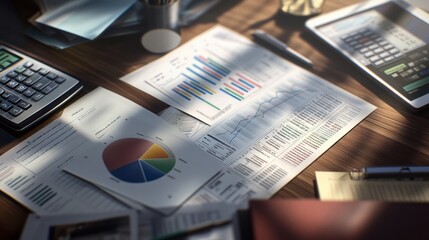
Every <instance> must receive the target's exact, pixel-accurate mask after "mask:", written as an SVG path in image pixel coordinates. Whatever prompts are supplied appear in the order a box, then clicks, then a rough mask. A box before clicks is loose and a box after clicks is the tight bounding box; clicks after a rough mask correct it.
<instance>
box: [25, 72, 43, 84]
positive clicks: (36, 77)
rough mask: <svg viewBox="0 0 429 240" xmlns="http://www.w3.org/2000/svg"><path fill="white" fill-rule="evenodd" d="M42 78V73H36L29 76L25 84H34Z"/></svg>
mask: <svg viewBox="0 0 429 240" xmlns="http://www.w3.org/2000/svg"><path fill="white" fill-rule="evenodd" d="M41 78H42V75H40V74H38V73H36V74H34V75H33V76H31V77H29V78H27V80H25V81H24V84H25V85H27V86H31V85H33V84H34V83H35V82H37V81H39V79H41Z"/></svg>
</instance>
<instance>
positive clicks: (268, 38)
mask: <svg viewBox="0 0 429 240" xmlns="http://www.w3.org/2000/svg"><path fill="white" fill-rule="evenodd" d="M252 36H253V37H254V38H256V39H258V40H260V41H263V42H265V43H267V44H269V45H271V46H273V47H275V48H277V49H279V50H280V51H282V53H284V54H286V55H288V56H290V57H292V58H294V59H296V60H298V61H300V62H302V63H304V64H305V65H307V66H309V67H313V63H312V62H311V60H310V59H308V58H306V57H304V56H302V55H301V54H299V53H298V52H296V51H295V50H293V49H291V48H290V47H288V46H287V45H286V44H285V43H283V42H281V41H280V40H278V39H277V38H275V37H273V36H272V35H270V34H268V33H266V32H265V31H263V30H260V29H258V30H256V31H255V32H254V33H252Z"/></svg>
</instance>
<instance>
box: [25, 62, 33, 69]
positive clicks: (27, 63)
mask: <svg viewBox="0 0 429 240" xmlns="http://www.w3.org/2000/svg"><path fill="white" fill-rule="evenodd" d="M31 66H33V63H32V62H30V61H28V62H26V63H25V64H24V67H26V68H29V67H31Z"/></svg>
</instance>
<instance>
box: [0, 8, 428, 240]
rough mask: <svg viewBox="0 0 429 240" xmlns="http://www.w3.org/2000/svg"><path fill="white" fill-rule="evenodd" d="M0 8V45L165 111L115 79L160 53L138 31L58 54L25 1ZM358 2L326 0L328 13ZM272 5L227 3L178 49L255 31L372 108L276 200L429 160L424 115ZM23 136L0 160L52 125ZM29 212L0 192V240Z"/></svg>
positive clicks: (4, 136) (7, 138) (12, 140)
mask: <svg viewBox="0 0 429 240" xmlns="http://www.w3.org/2000/svg"><path fill="white" fill-rule="evenodd" d="M1 2H2V3H0V40H1V41H3V42H6V43H9V44H13V45H15V46H16V47H18V48H21V49H23V50H24V51H27V52H29V53H32V54H34V56H37V57H40V58H42V60H44V61H46V62H48V63H51V64H52V65H54V66H57V67H59V68H60V69H63V70H64V71H66V72H68V73H71V74H73V75H74V76H76V77H77V78H79V79H81V81H82V82H83V83H84V85H85V87H84V91H83V92H82V93H81V94H80V95H79V96H82V95H83V94H85V93H87V92H89V91H90V90H92V89H94V88H95V87H97V86H102V87H105V88H107V89H110V90H112V91H115V92H117V93H119V94H121V95H123V96H126V97H128V98H129V99H131V100H133V101H135V102H136V103H138V104H140V105H141V106H143V107H145V108H147V109H149V110H150V111H153V112H159V111H161V110H163V109H164V108H166V107H167V105H165V104H164V103H162V102H160V101H159V100H157V99H154V98H153V97H151V96H149V95H147V94H145V93H143V92H141V91H139V90H137V89H135V88H133V87H131V86H129V85H127V84H125V83H123V82H122V81H120V80H118V79H119V78H120V77H121V76H123V75H125V74H127V73H129V72H131V71H133V70H135V69H137V68H139V67H142V66H144V65H145V64H147V63H150V62H151V61H153V60H155V59H157V58H159V57H161V56H162V55H156V54H150V53H148V52H147V51H145V50H144V49H143V48H142V46H141V44H140V37H141V33H136V34H131V35H127V36H119V37H114V38H107V39H97V40H94V41H91V42H87V43H84V44H81V45H78V46H75V47H72V48H69V49H65V50H57V49H53V48H51V47H48V46H45V45H43V44H41V43H39V42H36V41H34V40H32V39H31V38H29V37H27V36H26V35H25V30H26V28H27V27H28V26H29V23H28V22H27V19H28V18H29V17H31V16H32V15H33V14H34V13H36V12H37V11H38V9H37V7H36V5H35V4H34V3H33V1H31V0H14V1H12V0H3V1H1ZM356 2H359V1H358V0H327V1H326V2H325V5H324V12H329V11H332V10H335V9H338V8H341V7H344V6H347V5H350V4H352V3H356ZM278 7H279V1H278V0H260V1H254V0H242V1H239V0H228V1H223V2H222V3H221V4H219V5H217V6H216V7H215V8H214V9H213V10H211V11H210V12H208V13H206V14H205V15H204V16H202V17H201V18H199V19H198V20H197V21H196V22H195V23H193V24H192V25H190V26H187V27H183V28H182V29H181V35H182V44H183V43H184V42H186V41H188V40H189V39H191V38H192V37H194V36H196V35H198V34H199V33H201V32H203V31H204V30H206V29H208V28H210V27H212V26H214V25H215V24H222V25H224V26H226V27H228V28H231V29H233V30H235V31H237V32H239V33H241V34H243V35H245V36H247V37H250V34H251V33H252V31H254V30H255V29H258V28H261V29H264V30H265V31H267V32H270V33H271V34H272V35H274V36H276V37H278V38H279V39H281V40H282V41H284V42H286V43H287V44H288V45H289V46H291V47H292V48H294V49H295V50H297V51H298V52H300V53H302V54H303V55H305V56H307V57H308V58H310V59H311V60H312V61H313V62H314V63H315V68H313V69H311V70H310V71H311V72H313V73H315V74H317V75H319V76H321V77H322V78H324V79H326V80H327V81H329V82H331V83H334V84H335V85H337V86H339V87H341V88H344V89H345V90H347V91H349V92H351V93H353V94H355V95H356V96H358V97H360V98H362V99H365V100H366V101H368V102H370V103H372V104H374V105H375V106H377V107H378V108H377V110H376V111H375V112H374V113H372V114H371V115H370V116H369V117H368V118H366V119H365V120H364V121H362V122H361V123H360V124H359V125H358V126H357V127H355V128H354V129H353V130H352V131H351V132H350V133H348V134H347V135H346V136H345V137H343V138H342V139H341V140H340V141H338V143H336V144H335V145H334V146H333V147H332V148H330V149H329V150H328V151H327V152H326V153H325V154H323V155H322V156H321V157H320V158H319V159H317V160H316V161H315V162H314V163H313V164H311V165H310V166H309V167H308V168H307V169H305V170H304V171H303V172H302V173H301V174H299V175H298V176H297V177H296V178H295V179H293V180H292V181H291V182H290V183H289V184H287V185H286V186H285V187H284V188H283V189H281V190H280V191H279V192H278V193H277V194H276V195H275V196H274V198H314V197H315V191H314V184H313V181H314V178H315V177H314V171H317V170H339V171H344V170H351V169H352V168H359V167H362V166H367V165H392V164H405V165H422V164H427V162H428V160H429V120H428V119H429V113H428V111H427V110H426V111H423V112H419V113H411V112H409V111H408V110H407V109H405V108H404V107H403V106H402V105H400V104H399V102H398V101H397V100H396V99H395V98H393V97H392V96H390V95H389V94H387V93H386V92H385V91H384V90H382V89H381V88H379V87H378V86H377V85H375V84H374V83H373V82H372V81H371V80H370V79H368V78H366V77H365V76H363V75H362V74H361V73H360V72H359V71H358V70H357V69H356V68H355V67H354V66H352V65H351V64H350V63H348V62H347V61H345V59H344V58H343V57H342V56H340V55H339V54H337V53H335V52H334V51H333V50H332V49H330V48H328V47H326V46H325V45H324V44H323V43H322V42H321V41H320V40H319V39H317V38H316V37H314V36H313V35H312V34H311V33H309V32H307V31H306V30H305V27H304V23H305V21H306V20H307V19H308V18H305V17H296V16H288V15H285V14H282V13H281V12H279V11H278ZM59 114H61V112H57V113H56V114H54V115H53V116H52V117H50V118H49V119H48V120H46V121H44V122H43V123H42V124H41V125H40V126H37V127H35V128H34V129H32V130H31V131H29V132H26V133H23V134H13V133H10V132H1V131H0V133H1V135H0V136H1V137H0V138H1V140H2V141H1V143H2V145H1V146H0V154H3V153H4V152H6V151H7V150H8V149H10V148H11V147H13V146H14V145H16V144H17V143H19V142H20V141H22V140H24V139H25V138H27V137H28V136H30V135H31V134H32V133H34V132H36V131H37V130H38V129H40V128H41V127H43V126H46V125H47V124H49V122H51V121H52V120H53V119H55V118H56V117H58V116H59ZM27 214H28V211H27V210H26V209H25V208H24V207H22V206H21V205H20V204H18V203H16V202H15V201H14V200H12V199H11V198H10V197H8V196H6V195H5V194H3V193H1V194H0V239H16V238H18V237H19V234H20V232H21V229H22V227H23V224H24V221H25V218H26V216H27Z"/></svg>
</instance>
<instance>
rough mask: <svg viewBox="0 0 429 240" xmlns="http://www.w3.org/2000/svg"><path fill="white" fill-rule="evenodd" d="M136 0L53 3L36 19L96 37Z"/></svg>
mask: <svg viewBox="0 0 429 240" xmlns="http://www.w3.org/2000/svg"><path fill="white" fill-rule="evenodd" d="M135 2H136V0H79V1H63V2H56V3H55V4H53V6H54V7H52V6H51V5H52V4H51V5H49V6H51V7H49V8H48V9H46V10H47V11H46V12H44V13H43V15H41V16H40V17H38V18H37V19H36V21H37V22H38V23H42V24H45V25H47V26H50V27H53V28H56V29H59V30H62V31H65V32H68V33H72V34H75V35H77V36H80V37H83V38H86V39H91V40H92V39H95V38H96V37H98V36H99V35H100V34H101V33H102V32H103V31H104V30H105V29H106V28H108V27H109V26H110V25H111V24H112V23H113V22H114V21H115V20H116V19H117V18H118V17H119V16H121V15H122V14H123V13H124V12H125V11H126V10H127V9H128V8H130V7H131V6H132V5H133V4H134V3H135Z"/></svg>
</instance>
